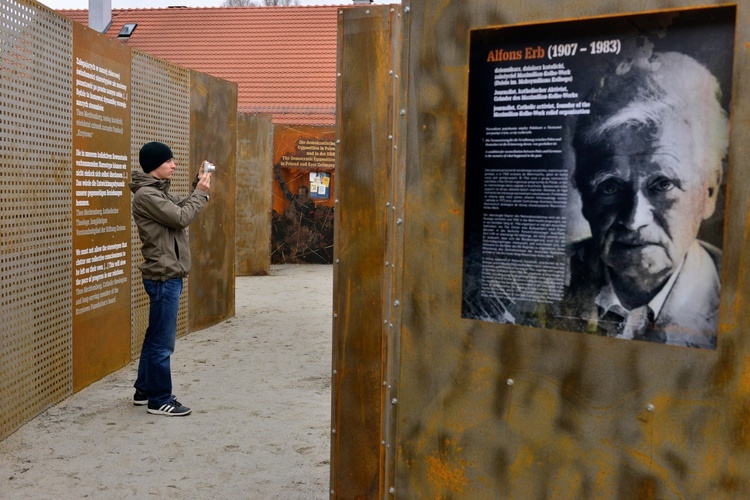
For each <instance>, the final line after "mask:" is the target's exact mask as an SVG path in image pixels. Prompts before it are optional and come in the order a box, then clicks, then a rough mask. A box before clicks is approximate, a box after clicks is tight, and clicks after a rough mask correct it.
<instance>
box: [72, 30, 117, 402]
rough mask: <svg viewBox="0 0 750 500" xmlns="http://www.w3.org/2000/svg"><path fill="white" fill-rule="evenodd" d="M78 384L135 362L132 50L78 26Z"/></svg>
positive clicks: (75, 244)
mask: <svg viewBox="0 0 750 500" xmlns="http://www.w3.org/2000/svg"><path fill="white" fill-rule="evenodd" d="M73 26H74V31H73V130H72V133H73V195H74V196H73V205H74V206H73V224H74V234H73V284H74V287H73V291H74V292H73V312H74V314H73V385H74V388H73V389H74V391H75V390H78V389H81V388H83V387H85V386H87V385H88V384H90V383H91V382H94V381H96V380H98V379H99V378H101V377H103V376H104V375H106V374H108V373H111V372H112V371H114V370H116V369H118V368H120V367H122V366H124V365H125V364H126V363H127V362H128V361H129V360H130V191H129V190H128V187H127V184H128V181H129V171H130V168H129V166H130V160H129V158H130V59H131V56H130V49H129V48H128V47H124V46H123V45H122V44H121V43H119V42H118V41H116V40H110V39H109V38H107V37H105V36H103V35H101V34H99V33H97V32H96V31H94V30H91V29H88V28H86V27H84V26H81V25H79V24H77V23H73Z"/></svg>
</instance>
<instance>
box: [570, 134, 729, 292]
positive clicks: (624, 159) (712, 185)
mask: <svg viewBox="0 0 750 500" xmlns="http://www.w3.org/2000/svg"><path fill="white" fill-rule="evenodd" d="M692 137H693V136H692V135H691V133H690V130H689V126H688V125H687V124H686V123H685V122H684V121H677V120H672V121H667V122H666V123H664V124H663V125H662V127H661V130H659V131H657V133H656V134H655V135H654V134H645V133H643V130H638V129H636V128H634V127H629V126H621V127H619V128H616V129H614V130H613V131H610V133H609V134H608V135H607V142H608V150H609V151H608V154H606V155H604V156H603V157H600V158H601V161H600V162H598V164H596V165H592V166H591V167H590V172H589V175H588V186H586V187H587V189H586V191H587V192H588V195H587V196H585V199H584V200H583V203H584V207H583V212H584V216H585V217H586V219H587V220H588V222H589V224H590V226H591V232H592V235H593V237H594V240H595V241H596V243H597V244H598V245H599V248H600V249H601V252H602V254H601V258H602V260H603V261H604V263H605V264H606V265H607V266H608V267H609V268H610V272H612V273H614V274H615V275H617V276H621V277H628V278H630V279H637V280H642V283H643V285H644V286H645V287H647V288H648V287H658V286H660V285H661V284H663V283H664V281H666V280H667V279H668V278H669V276H670V275H671V274H672V273H673V272H674V271H675V270H676V269H677V268H678V267H679V265H680V264H681V263H682V261H683V259H684V257H685V254H686V253H687V250H688V248H689V247H690V245H691V244H692V243H693V241H694V240H695V238H696V235H697V234H698V229H699V228H700V225H701V222H702V221H703V220H704V219H706V218H708V217H709V216H710V215H711V214H712V213H713V211H714V208H715V204H716V194H717V189H718V186H717V185H716V183H717V182H716V181H713V180H709V179H708V178H709V176H708V175H706V174H705V172H706V170H708V169H706V168H703V166H701V165H696V164H695V163H694V160H693V159H694V158H696V157H697V155H696V154H695V144H693V140H692Z"/></svg>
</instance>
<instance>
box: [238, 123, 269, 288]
mask: <svg viewBox="0 0 750 500" xmlns="http://www.w3.org/2000/svg"><path fill="white" fill-rule="evenodd" d="M272 131H273V122H272V120H271V116H270V115H257V114H246V113H240V115H239V121H238V124H237V134H238V136H239V138H238V141H237V143H238V148H237V201H236V203H237V206H236V210H237V215H236V219H235V221H236V225H235V234H236V238H235V252H236V255H235V260H236V266H235V272H236V274H237V276H258V275H266V274H268V273H269V271H270V268H271V256H270V241H271V226H270V224H271V216H270V214H271V150H272Z"/></svg>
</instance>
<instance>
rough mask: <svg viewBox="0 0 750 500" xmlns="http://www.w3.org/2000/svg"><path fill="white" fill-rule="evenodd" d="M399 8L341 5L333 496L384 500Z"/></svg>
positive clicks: (335, 272) (332, 447)
mask: <svg viewBox="0 0 750 500" xmlns="http://www.w3.org/2000/svg"><path fill="white" fill-rule="evenodd" d="M389 25H390V9H389V8H388V7H369V8H367V9H365V8H361V9H360V8H356V9H342V14H340V15H339V29H338V33H339V35H338V36H339V44H338V50H339V53H338V70H337V71H338V73H339V74H340V78H339V86H338V100H337V101H338V111H337V112H338V117H337V123H338V132H337V136H338V139H339V140H340V143H339V145H338V151H337V165H336V173H337V175H336V192H337V193H338V195H337V200H338V203H337V204H336V236H335V264H334V311H333V313H334V320H333V331H334V334H333V337H334V339H333V383H332V393H333V394H332V427H333V428H332V434H331V437H332V439H331V490H332V491H333V495H334V496H335V497H336V498H375V497H377V496H378V494H379V488H380V484H379V483H380V481H379V479H380V476H381V466H382V464H381V450H382V449H384V447H382V446H381V429H380V426H381V408H382V392H381V391H382V389H383V381H384V379H383V376H384V365H383V363H384V359H383V358H384V357H383V350H384V347H385V344H384V333H383V326H384V325H383V320H384V317H385V312H384V308H383V301H384V299H385V296H386V288H387V284H386V282H385V274H384V269H385V265H384V262H385V255H386V232H387V231H388V226H387V225H388V220H389V218H390V217H392V214H391V212H392V210H391V209H390V207H389V197H388V190H389V183H390V178H389V170H390V166H389V164H390V162H391V144H390V141H389V139H388V135H389V130H390V124H389V121H390V116H391V109H390V100H391V97H390V92H391V84H390V79H391V76H390V75H389V69H390V68H389V59H390V57H389V51H390V50H389V31H390V27H389Z"/></svg>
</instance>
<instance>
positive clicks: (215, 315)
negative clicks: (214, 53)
mask: <svg viewBox="0 0 750 500" xmlns="http://www.w3.org/2000/svg"><path fill="white" fill-rule="evenodd" d="M190 112H191V115H190V133H191V141H190V147H191V151H190V158H191V161H192V164H191V165H190V173H191V177H190V178H191V179H192V178H193V177H194V175H195V174H196V173H197V172H198V169H199V168H200V164H201V162H202V161H204V160H207V161H210V162H211V163H213V164H214V165H216V172H214V174H213V175H212V176H211V199H210V201H209V202H208V205H206V208H204V209H203V211H202V212H201V214H200V216H199V218H198V219H197V220H196V221H195V222H194V223H193V225H192V226H191V227H190V252H191V256H192V269H191V272H190V276H189V297H188V318H189V330H190V331H193V330H200V329H202V328H206V327H209V326H211V325H215V324H216V323H219V322H221V321H223V320H225V319H227V318H230V317H232V316H234V237H235V228H234V221H235V191H236V166H237V164H236V158H237V85H236V84H234V83H230V82H227V81H225V80H220V79H218V78H214V77H211V76H208V75H205V74H202V73H198V72H196V71H192V72H191V76H190Z"/></svg>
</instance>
